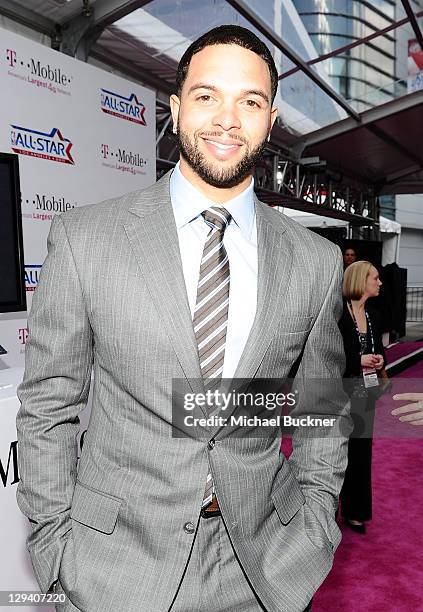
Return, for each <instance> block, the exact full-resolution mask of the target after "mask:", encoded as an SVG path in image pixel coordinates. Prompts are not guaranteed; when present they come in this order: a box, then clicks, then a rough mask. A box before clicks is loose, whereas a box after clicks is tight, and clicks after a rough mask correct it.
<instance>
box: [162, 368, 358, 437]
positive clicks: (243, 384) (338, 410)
mask: <svg viewBox="0 0 423 612" xmlns="http://www.w3.org/2000/svg"><path fill="white" fill-rule="evenodd" d="M347 405H348V397H347V396H346V394H345V393H344V390H343V385H342V380H338V381H330V380H313V381H310V380H309V381H307V382H306V384H305V381H301V382H298V381H293V380H279V379H278V380H276V379H253V380H251V379H220V380H214V381H213V380H208V381H202V380H201V379H191V380H187V379H174V380H173V389H172V425H173V427H172V436H173V437H177V438H180V437H189V438H201V439H204V438H207V437H209V432H210V430H216V429H218V430H220V431H221V432H222V433H224V432H226V433H227V434H228V435H230V436H232V437H259V438H262V437H274V436H277V435H280V432H281V430H282V431H284V432H290V431H292V430H293V429H295V428H301V429H302V430H304V432H305V433H306V435H311V436H316V435H318V436H323V437H330V436H339V435H345V434H346V435H348V434H349V428H350V420H349V419H345V418H344V417H345V415H346V412H347ZM343 420H344V421H345V424H344V431H342V432H341V431H340V427H341V425H343ZM329 432H330V433H329Z"/></svg>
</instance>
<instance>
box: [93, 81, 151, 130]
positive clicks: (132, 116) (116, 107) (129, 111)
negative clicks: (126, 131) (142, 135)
mask: <svg viewBox="0 0 423 612" xmlns="http://www.w3.org/2000/svg"><path fill="white" fill-rule="evenodd" d="M100 93H101V110H102V111H103V113H107V114H108V115H113V116H114V117H119V119H126V121H132V122H133V123H138V124H139V125H147V124H146V121H145V117H144V115H145V106H144V104H143V103H142V102H140V101H139V100H138V98H137V96H136V95H135V94H134V93H131V94H129V96H127V97H125V96H122V95H121V94H118V93H115V92H113V91H109V90H107V89H101V90H100Z"/></svg>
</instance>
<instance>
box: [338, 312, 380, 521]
mask: <svg viewBox="0 0 423 612" xmlns="http://www.w3.org/2000/svg"><path fill="white" fill-rule="evenodd" d="M366 310H367V313H368V315H369V318H370V324H371V328H372V332H373V341H374V352H375V353H376V354H379V355H383V357H384V359H385V351H384V348H383V345H382V333H381V328H380V322H379V317H378V314H377V312H376V311H375V310H372V309H371V308H367V307H366ZM339 328H340V330H341V334H342V338H343V340H344V349H345V357H346V367H345V373H344V378H345V379H348V378H350V379H351V381H348V382H351V385H349V384H348V385H347V391H348V393H349V395H350V398H351V416H352V418H353V420H354V430H353V432H352V434H351V437H350V439H349V442H348V466H347V470H346V473H345V480H344V484H343V486H342V490H341V494H340V500H341V514H342V516H343V517H344V518H347V519H353V520H356V521H361V522H364V521H368V520H370V519H371V518H372V480H371V477H372V442H373V422H374V413H375V397H374V396H373V397H372V395H371V392H370V394H368V393H367V392H366V391H365V389H364V385H363V384H362V381H363V376H362V371H361V355H360V341H359V337H358V334H357V330H356V327H355V324H354V321H353V319H352V317H351V315H350V313H349V310H348V306H347V304H346V302H344V310H343V313H342V317H341V319H340V321H339ZM362 341H363V342H364V344H365V349H364V354H369V353H371V352H372V341H371V335H370V328H369V325H367V334H365V338H363V339H362Z"/></svg>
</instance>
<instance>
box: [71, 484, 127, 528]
mask: <svg viewBox="0 0 423 612" xmlns="http://www.w3.org/2000/svg"><path fill="white" fill-rule="evenodd" d="M122 501H123V500H122V499H121V498H120V497H115V496H114V495H110V494H109V493H105V492H103V491H99V490H98V489H93V488H92V487H90V486H88V485H85V484H83V483H82V482H79V481H77V482H76V485H75V491H74V494H73V499H72V507H71V512H70V516H71V518H72V519H73V520H74V521H77V522H78V523H82V524H83V525H86V526H87V527H91V528H92V529H96V530H97V531H101V532H102V533H107V534H110V533H112V532H113V530H114V528H115V525H116V521H117V517H118V514H119V509H120V506H121V505H122Z"/></svg>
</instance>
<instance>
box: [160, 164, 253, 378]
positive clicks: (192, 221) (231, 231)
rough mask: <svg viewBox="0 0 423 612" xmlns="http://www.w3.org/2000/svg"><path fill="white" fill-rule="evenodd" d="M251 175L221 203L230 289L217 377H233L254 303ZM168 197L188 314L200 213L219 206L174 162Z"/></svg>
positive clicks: (199, 245) (199, 246)
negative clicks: (225, 214)
mask: <svg viewBox="0 0 423 612" xmlns="http://www.w3.org/2000/svg"><path fill="white" fill-rule="evenodd" d="M253 190H254V180H253V179H251V183H250V184H249V186H248V187H247V188H246V189H245V190H244V191H243V192H242V193H240V194H239V195H237V196H236V197H235V198H233V199H232V200H229V201H227V202H225V203H222V204H221V205H222V206H223V207H224V208H226V209H227V210H228V211H229V212H230V214H231V215H232V219H231V222H230V223H229V225H228V227H227V228H226V230H225V234H224V238H223V243H224V245H225V248H226V252H227V254H228V257H229V270H230V275H231V276H230V279H231V280H230V291H229V311H228V328H227V332H226V347H225V359H224V363H223V372H222V378H232V376H233V375H234V373H235V370H236V367H237V365H238V362H239V359H240V357H241V355H242V351H243V350H244V346H245V344H246V342H247V338H248V336H249V333H250V330H251V327H252V324H253V321H254V317H255V314H256V307H257V226H256V213H255V204H254V191H253ZM170 198H171V201H172V208H173V214H174V216H175V222H176V228H177V231H178V238H179V249H180V253H181V259H182V268H183V274H184V278H185V286H186V290H187V296H188V302H189V307H190V310H191V316H193V313H194V308H195V303H196V299H197V285H198V277H199V273H200V262H201V257H202V254H203V249H204V245H205V243H206V240H207V234H208V233H209V230H210V228H209V226H208V225H207V224H206V222H205V221H204V218H203V217H202V216H201V213H202V212H203V211H204V210H206V209H207V208H210V206H218V205H219V204H217V203H216V202H212V201H211V200H208V199H207V198H206V197H205V196H204V195H203V194H202V193H200V192H199V191H198V190H197V189H196V188H195V187H194V186H193V185H192V184H191V183H190V182H189V181H188V180H187V179H186V178H185V177H184V176H183V174H182V172H181V170H180V168H179V163H178V164H177V165H176V167H175V168H174V170H173V172H172V175H171V177H170Z"/></svg>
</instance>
